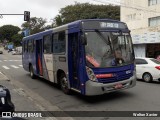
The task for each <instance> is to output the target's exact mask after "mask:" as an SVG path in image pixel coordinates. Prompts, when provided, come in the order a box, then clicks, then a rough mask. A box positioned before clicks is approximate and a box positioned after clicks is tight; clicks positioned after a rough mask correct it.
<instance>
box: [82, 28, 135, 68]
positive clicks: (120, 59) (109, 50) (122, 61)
mask: <svg viewBox="0 0 160 120" xmlns="http://www.w3.org/2000/svg"><path fill="white" fill-rule="evenodd" d="M85 35H86V38H87V45H86V46H85V52H86V64H87V66H88V67H92V68H93V67H99V68H105V67H115V66H122V65H127V64H130V63H131V62H132V61H133V58H134V56H133V48H132V41H131V37H130V34H129V33H122V32H121V33H119V32H100V31H98V30H95V32H85Z"/></svg>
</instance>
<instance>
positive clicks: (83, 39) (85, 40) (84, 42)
mask: <svg viewBox="0 0 160 120" xmlns="http://www.w3.org/2000/svg"><path fill="white" fill-rule="evenodd" d="M81 43H82V45H87V38H86V36H84V35H81Z"/></svg>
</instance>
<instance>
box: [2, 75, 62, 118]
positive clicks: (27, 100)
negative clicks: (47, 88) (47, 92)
mask: <svg viewBox="0 0 160 120" xmlns="http://www.w3.org/2000/svg"><path fill="white" fill-rule="evenodd" d="M15 84H16V82H15V83H14V84H13V82H12V81H11V80H9V79H8V78H7V77H6V76H5V75H4V74H3V73H1V72H0V85H3V86H5V87H7V88H8V89H9V91H10V93H11V99H12V102H13V104H14V105H15V111H35V112H36V111H47V110H46V109H45V108H44V107H42V106H41V105H39V104H37V103H36V102H35V101H34V99H33V98H32V97H30V96H29V95H28V94H27V93H26V92H25V91H24V90H23V89H22V87H17V86H16V85H15ZM35 97H36V96H35ZM0 119H2V118H0ZM18 119H19V120H57V118H55V117H43V118H24V119H22V118H15V119H14V120H18ZM58 119H59V118H58ZM2 120H3V119H2ZM7 120H8V119H7Z"/></svg>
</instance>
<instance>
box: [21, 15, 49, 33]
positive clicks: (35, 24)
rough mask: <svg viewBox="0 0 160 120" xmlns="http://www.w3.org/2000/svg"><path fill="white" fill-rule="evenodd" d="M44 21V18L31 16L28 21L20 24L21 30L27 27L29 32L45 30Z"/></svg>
mask: <svg viewBox="0 0 160 120" xmlns="http://www.w3.org/2000/svg"><path fill="white" fill-rule="evenodd" d="M46 22H47V21H46V19H43V18H37V17H32V18H31V19H30V21H29V22H25V23H23V24H22V30H25V29H28V28H29V30H30V34H35V33H38V32H41V31H44V30H45V23H46Z"/></svg>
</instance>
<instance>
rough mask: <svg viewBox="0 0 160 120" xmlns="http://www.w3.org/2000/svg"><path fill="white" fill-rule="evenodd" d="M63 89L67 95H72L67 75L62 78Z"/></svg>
mask: <svg viewBox="0 0 160 120" xmlns="http://www.w3.org/2000/svg"><path fill="white" fill-rule="evenodd" d="M60 85H61V89H62V91H63V92H64V93H65V94H70V89H69V88H68V81H67V78H66V76H65V74H62V75H61V77H60Z"/></svg>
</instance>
